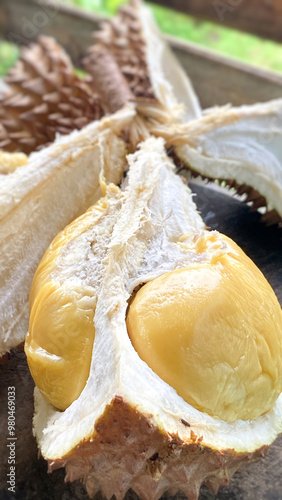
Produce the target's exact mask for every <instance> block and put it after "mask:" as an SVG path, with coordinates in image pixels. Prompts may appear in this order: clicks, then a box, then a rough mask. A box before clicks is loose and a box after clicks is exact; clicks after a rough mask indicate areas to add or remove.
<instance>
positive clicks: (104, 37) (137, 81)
mask: <svg viewBox="0 0 282 500" xmlns="http://www.w3.org/2000/svg"><path fill="white" fill-rule="evenodd" d="M93 36H94V40H95V42H97V43H98V47H100V48H103V49H104V50H106V51H108V52H110V53H111V54H112V56H113V57H114V59H115V61H116V63H117V65H118V67H119V69H120V71H121V73H122V75H123V76H124V78H125V80H126V81H127V82H128V86H129V89H130V91H131V92H132V94H133V96H134V97H135V98H137V99H139V100H141V101H143V100H144V99H145V100H149V101H153V102H155V101H156V98H155V95H154V91H153V88H152V85H151V80H150V75H149V71H148V67H147V60H146V48H145V40H144V39H143V36H142V31H141V23H140V18H139V1H138V0H132V1H131V2H130V5H126V6H122V7H121V8H120V9H119V12H118V14H117V16H116V17H114V18H113V19H110V20H108V21H105V22H104V23H103V24H102V25H101V30H100V31H98V33H95V34H94V35H93ZM96 50H97V45H94V46H93V47H90V49H89V56H88V58H87V59H86V62H87V63H88V68H90V63H91V58H92V54H94V56H95V54H96Z"/></svg>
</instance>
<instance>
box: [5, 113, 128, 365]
mask: <svg viewBox="0 0 282 500" xmlns="http://www.w3.org/2000/svg"><path fill="white" fill-rule="evenodd" d="M134 116H135V112H134V110H133V108H130V107H128V108H126V109H123V110H121V111H120V112H118V113H116V114H115V115H112V116H110V117H105V118H103V119H102V120H101V121H96V122H93V123H91V124H90V125H88V126H87V127H85V128H84V129H83V130H81V131H79V132H73V133H72V134H70V135H68V136H64V137H62V138H59V139H58V140H57V141H56V142H55V143H54V144H52V145H51V146H49V147H47V148H45V149H43V150H41V151H40V152H38V153H34V154H32V155H31V156H30V157H29V161H28V164H27V165H24V166H23V167H21V168H18V169H16V170H15V171H14V172H12V173H11V174H9V175H5V176H3V177H1V183H0V276H1V277H0V317H1V325H0V356H1V355H2V354H4V353H5V352H6V351H8V350H9V349H11V348H12V347H15V346H17V345H18V344H20V343H21V342H23V340H24V337H25V334H26V331H27V329H28V296H29V291H30V286H31V283H32V278H33V275H34V273H35V271H36V268H37V266H38V263H39V262H40V259H41V258H42V256H43V254H44V252H45V250H46V248H47V247H48V245H49V244H50V243H51V241H52V239H53V238H54V237H55V236H56V234H58V232H59V231H61V230H62V229H63V228H64V227H65V226H66V225H67V224H68V223H70V222H71V221H72V220H73V219H74V218H75V217H77V216H78V215H80V214H81V213H83V212H85V210H87V208H89V206H90V205H92V204H93V203H95V202H96V201H97V199H98V198H99V197H100V196H101V189H100V185H99V175H100V172H101V169H102V170H103V171H104V175H105V177H106V179H107V180H108V181H111V182H115V183H118V182H119V181H120V179H121V177H122V174H123V171H124V167H125V154H126V146H125V143H124V141H123V140H122V139H120V138H119V135H120V134H121V133H122V131H123V130H124V129H125V128H127V127H128V125H129V124H130V123H131V121H132V119H133V117H134Z"/></svg>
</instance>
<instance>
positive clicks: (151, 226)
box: [34, 138, 282, 460]
mask: <svg viewBox="0 0 282 500" xmlns="http://www.w3.org/2000/svg"><path fill="white" fill-rule="evenodd" d="M129 164H130V171H129V175H128V183H127V187H126V188H125V190H124V191H123V193H120V194H119V193H117V190H116V189H114V188H111V187H110V188H109V189H108V200H109V202H108V208H107V210H106V212H105V214H104V216H102V217H101V220H100V225H99V226H97V225H96V226H95V225H94V227H93V230H92V229H91V230H89V231H87V232H86V233H84V234H83V235H82V236H81V237H79V238H78V239H77V240H73V242H72V243H71V244H70V245H69V246H68V248H67V249H65V252H63V253H62V255H61V258H60V261H59V263H58V266H57V268H56V271H55V272H54V276H53V278H54V279H58V280H61V279H62V280H64V283H66V281H68V280H71V284H72V286H75V282H77V284H78V285H79V284H81V282H83V283H84V284H85V286H87V287H92V288H94V289H95V291H96V293H97V297H98V299H97V306H96V312H95V317H94V322H95V329H96V336H95V341H94V348H93V357H92V363H91V370H90V376H89V379H88V381H87V384H86V386H85V388H84V390H83V391H82V393H81V395H80V397H79V398H78V399H77V400H76V401H74V403H73V404H72V405H71V406H70V407H69V408H67V409H66V410H65V411H64V412H59V411H56V409H55V408H54V407H53V406H52V405H50V404H48V403H47V402H46V401H45V400H44V398H43V396H42V395H41V393H40V391H39V390H38V389H37V388H36V389H35V407H36V414H35V417H34V426H35V434H36V436H37V439H38V442H39V446H40V449H41V452H42V454H43V456H44V457H45V458H47V459H49V460H52V459H56V458H60V457H63V456H64V455H65V454H66V453H68V452H69V451H70V450H71V449H72V448H73V447H74V446H75V445H77V444H78V443H80V442H81V441H82V440H87V439H90V438H91V435H92V434H93V429H94V425H95V421H96V419H97V418H99V417H100V416H101V415H102V414H103V412H104V409H105V407H106V405H107V404H109V403H110V402H111V401H112V399H113V397H114V396H115V395H120V396H121V397H122V398H123V399H124V400H125V401H127V402H128V403H129V404H131V405H132V406H134V407H137V409H139V410H140V412H142V413H145V414H150V415H153V416H152V417H149V418H150V419H151V421H152V423H153V424H155V425H156V426H158V427H160V428H164V429H165V430H166V431H167V432H171V433H178V434H179V436H180V438H182V439H183V440H184V441H185V440H186V441H189V439H190V432H191V429H192V430H193V432H194V433H195V434H196V435H198V436H199V437H200V436H203V442H204V443H205V444H207V445H210V446H211V447H213V448H217V449H235V450H237V451H240V452H243V451H249V452H251V451H253V450H255V449H257V448H259V447H261V446H263V445H266V444H270V443H271V442H272V441H273V440H274V439H275V437H276V436H277V434H278V433H279V432H281V430H282V395H281V396H280V397H279V399H278V400H277V402H276V404H275V407H274V408H273V409H272V410H271V411H270V412H269V413H268V414H266V415H264V416H261V417H259V418H258V419H256V420H254V421H242V420H238V421H236V422H234V423H227V422H224V421H221V420H217V419H214V418H213V417H211V416H209V415H207V414H205V413H202V412H201V411H198V410H196V409H195V408H193V407H192V406H191V405H189V404H188V403H186V402H185V401H184V400H183V399H182V398H181V397H180V396H179V395H178V394H177V393H176V391H175V390H174V389H173V388H172V387H170V386H169V385H168V384H166V383H165V382H164V381H163V380H161V379H160V378H159V377H158V376H157V375H156V374H155V373H154V372H153V371H152V370H151V369H150V368H149V366H148V365H147V364H146V363H145V362H143V361H142V360H141V359H140V358H139V356H138V354H137V352H136V351H135V350H134V348H133V346H132V344H131V341H130V339H129V336H128V333H127V329H126V323H125V317H126V309H127V305H128V299H129V297H130V295H131V293H132V291H133V290H134V288H135V287H136V286H137V285H138V284H141V283H144V282H146V281H148V280H149V279H153V278H155V277H157V276H159V275H160V274H162V273H165V272H168V271H171V270H173V269H175V268H181V267H189V265H192V264H193V262H195V260H199V259H207V258H208V257H207V256H206V254H201V255H198V254H195V253H192V252H189V251H188V252H187V250H186V251H185V250H184V249H183V248H182V247H181V245H179V244H178V240H179V238H180V237H181V236H182V235H183V234H186V233H190V234H191V233H196V232H199V231H202V230H203V229H204V223H203V221H202V219H201V217H200V215H199V214H198V213H197V210H196V206H195V204H194V202H193V200H192V195H191V192H190V190H189V189H188V188H187V186H185V185H184V183H183V182H182V180H181V179H180V178H179V177H177V176H176V175H175V173H174V165H173V163H172V162H171V161H170V160H169V159H168V157H167V156H166V153H165V150H164V146H163V140H162V139H153V138H151V139H149V140H147V141H146V142H145V143H143V145H142V146H141V149H140V151H138V152H137V153H135V154H134V155H131V156H130V157H129ZM95 217H96V218H97V215H95V214H94V216H93V221H95ZM92 242H94V243H93V248H94V253H93V251H92V249H91V243H92ZM66 263H67V264H68V266H66ZM79 263H80V269H78V267H77V266H78V264H79ZM63 270H64V271H63ZM78 271H79V272H78ZM73 272H75V276H74V274H73ZM181 419H185V420H186V421H188V422H189V423H190V425H191V427H190V428H187V427H184V426H183V424H182V423H181V422H180V420H181Z"/></svg>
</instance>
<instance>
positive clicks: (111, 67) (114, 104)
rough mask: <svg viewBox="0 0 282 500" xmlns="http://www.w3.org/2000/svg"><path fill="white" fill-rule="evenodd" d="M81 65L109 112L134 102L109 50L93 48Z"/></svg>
mask: <svg viewBox="0 0 282 500" xmlns="http://www.w3.org/2000/svg"><path fill="white" fill-rule="evenodd" d="M83 64H84V67H85V69H86V70H87V71H88V73H89V74H90V75H91V76H92V78H93V81H94V85H95V88H96V89H97V91H98V92H99V95H100V96H101V99H102V102H103V104H104V106H105V108H106V109H107V110H108V111H109V112H111V113H114V112H115V111H118V110H119V109H121V108H122V107H123V106H125V105H126V104H127V103H128V102H130V101H133V100H134V96H133V94H132V93H131V91H130V88H129V85H128V83H127V81H126V79H125V78H124V76H123V75H122V73H121V71H120V69H119V66H118V64H117V62H116V60H115V58H114V56H113V55H112V54H111V53H110V51H109V50H107V49H105V48H101V47H99V46H96V47H94V48H93V49H92V50H91V53H90V55H89V56H88V57H86V58H85V59H84V61H83Z"/></svg>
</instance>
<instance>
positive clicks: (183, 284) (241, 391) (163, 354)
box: [127, 233, 282, 422]
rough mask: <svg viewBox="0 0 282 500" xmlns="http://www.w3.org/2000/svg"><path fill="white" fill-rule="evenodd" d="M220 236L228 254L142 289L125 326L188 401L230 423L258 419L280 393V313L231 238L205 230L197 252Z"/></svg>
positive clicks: (150, 362)
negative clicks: (205, 232) (204, 235)
mask: <svg viewBox="0 0 282 500" xmlns="http://www.w3.org/2000/svg"><path fill="white" fill-rule="evenodd" d="M216 239H218V242H219V246H222V241H223V243H224V242H226V244H227V245H228V248H229V249H228V251H227V252H224V251H223V252H220V251H219V252H218V255H216V253H215V255H214V257H213V258H212V259H211V261H210V262H209V263H198V264H195V265H193V266H192V267H189V268H187V269H177V270H175V271H172V272H170V273H167V274H163V275H162V276H160V277H158V278H156V279H154V280H152V281H150V282H148V283H147V284H145V285H144V286H143V287H142V288H141V289H140V290H139V291H138V292H137V294H136V296H135V298H134V299H133V301H132V303H131V305H130V307H129V311H128V315H127V329H128V333H129V336H130V338H131V341H132V343H133V346H134V347H135V349H136V351H137V352H138V354H139V356H140V357H141V359H143V360H144V361H145V362H146V363H147V364H148V365H149V366H150V367H151V368H152V370H153V371H154V372H155V373H157V374H158V375H159V376H160V377H161V378H162V379H163V380H164V381H165V382H167V383H168V384H169V385H171V386H172V387H174V388H175V389H176V391H177V392H178V394H179V395H180V396H182V397H183V399H184V400H185V401H187V402H188V403H190V404H191V405H193V406H194V407H196V408H197V409H199V410H201V411H204V412H206V413H208V414H210V415H212V416H214V417H217V418H220V419H223V420H226V421H230V422H232V421H235V420H237V419H243V420H247V419H255V418H257V417H259V416H260V415H262V414H264V413H265V412H267V411H269V410H270V409H271V408H272V407H273V405H274V403H275V401H276V399H277V397H278V395H279V394H280V393H281V390H282V336H281V335H282V311H281V308H280V306H279V303H278V301H277V299H276V296H275V294H274V292H273V290H272V289H271V287H270V285H269V284H268V282H267V281H266V279H265V278H264V276H263V275H262V273H261V272H260V271H259V269H258V268H257V267H256V266H255V264H254V263H253V262H252V261H251V260H250V259H249V258H248V257H247V256H246V255H245V254H244V253H243V251H242V250H241V249H240V248H239V247H238V246H237V245H236V244H235V243H234V242H233V241H232V240H230V239H229V238H227V237H225V236H223V235H220V234H217V235H214V233H210V235H209V233H207V235H206V237H205V238H202V239H201V241H200V242H198V249H197V250H198V251H199V252H204V251H206V249H207V247H208V245H209V244H213V245H214V244H216Z"/></svg>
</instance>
